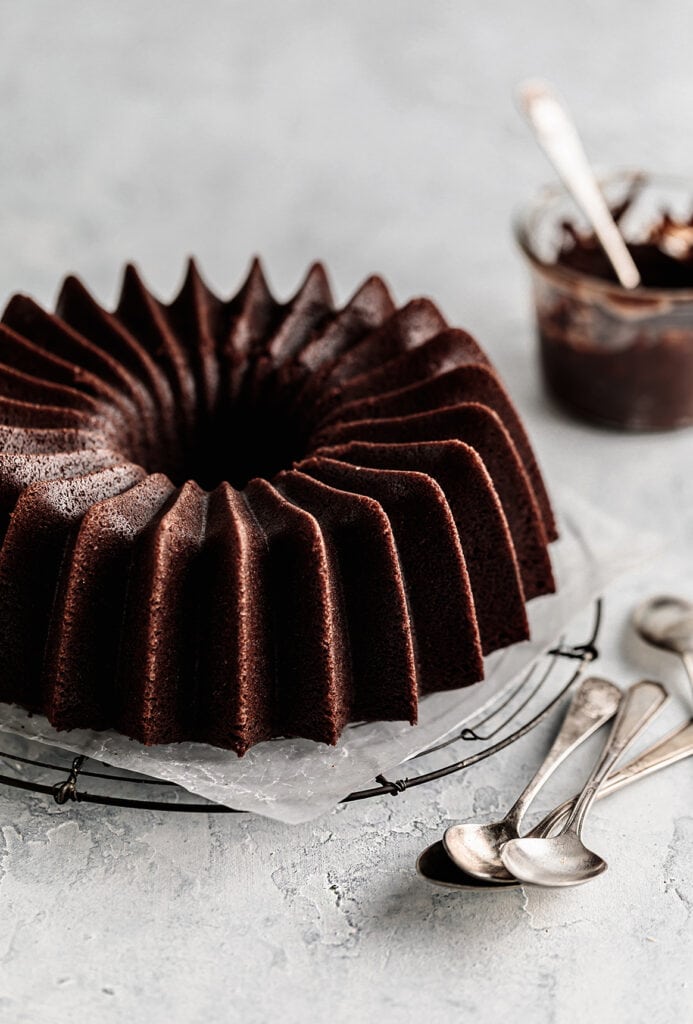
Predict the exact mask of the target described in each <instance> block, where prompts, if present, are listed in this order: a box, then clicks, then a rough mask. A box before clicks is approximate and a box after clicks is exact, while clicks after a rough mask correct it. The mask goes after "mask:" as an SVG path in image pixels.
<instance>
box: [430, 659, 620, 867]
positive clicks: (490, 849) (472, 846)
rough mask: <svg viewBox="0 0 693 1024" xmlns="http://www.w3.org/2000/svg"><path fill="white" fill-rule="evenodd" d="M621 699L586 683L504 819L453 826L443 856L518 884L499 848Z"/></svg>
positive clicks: (598, 683)
mask: <svg viewBox="0 0 693 1024" xmlns="http://www.w3.org/2000/svg"><path fill="white" fill-rule="evenodd" d="M621 696H622V694H621V691H620V690H619V688H618V686H614V684H613V683H610V682H608V681H607V680H606V679H599V678H598V677H597V676H593V677H591V678H590V679H585V681H584V682H583V683H582V684H581V685H580V687H579V688H578V689H577V690H576V692H575V695H574V697H573V699H572V701H571V702H570V706H569V707H568V710H567V712H566V716H565V718H564V720H563V724H562V726H561V728H560V730H559V732H558V735H557V736H556V738H555V740H554V741H553V744H552V746H551V749H550V750H549V752H548V754H547V755H546V757H545V758H544V760H543V762H542V763H541V764H540V765H539V768H538V769H537V771H536V773H535V774H534V777H533V778H532V779H530V781H529V783H528V784H527V786H525V788H524V790H523V791H522V793H520V795H519V797H518V798H517V800H516V801H515V803H514V804H513V806H512V807H511V808H510V810H509V811H508V813H507V814H506V815H505V817H504V818H502V819H501V820H500V821H494V822H491V823H489V824H488V825H481V824H475V823H474V822H469V823H467V824H463V825H452V826H451V827H450V828H448V829H447V830H446V832H445V835H444V836H443V844H444V846H445V852H446V853H447V855H448V857H450V859H451V860H452V861H453V862H454V863H455V864H456V865H457V867H458V868H461V869H462V870H463V871H467V872H468V873H469V874H470V875H473V876H474V877H475V878H485V879H491V880H493V881H495V882H513V881H514V880H515V879H514V876H513V875H511V874H510V872H509V871H508V870H507V868H506V867H505V866H504V865H503V862H502V860H501V857H500V849H501V846H502V845H503V844H504V843H507V842H508V841H509V840H510V839H517V838H518V837H519V835H520V824H521V822H522V819H523V817H524V815H525V812H526V810H527V808H528V807H529V805H530V804H531V802H532V800H533V799H534V797H535V796H536V795H537V793H538V792H539V790H540V789H541V787H542V786H543V785H544V783H545V782H546V781H547V779H548V778H549V777H550V776H551V775H552V774H553V772H554V771H555V770H556V768H558V766H559V765H560V764H561V763H562V762H563V761H564V760H565V759H566V757H568V755H569V754H570V753H572V751H573V750H575V748H576V747H578V746H579V745H580V744H581V743H582V742H584V740H586V739H587V738H588V737H589V736H591V735H592V733H594V732H595V731H596V730H597V729H598V728H599V727H600V726H601V725H603V724H604V723H605V722H608V721H609V719H610V718H613V717H614V715H615V714H616V711H617V709H618V705H619V702H620V700H621Z"/></svg>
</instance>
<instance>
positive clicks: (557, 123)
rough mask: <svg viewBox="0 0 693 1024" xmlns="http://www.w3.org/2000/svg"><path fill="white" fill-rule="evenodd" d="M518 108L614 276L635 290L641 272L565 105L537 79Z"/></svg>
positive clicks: (526, 86)
mask: <svg viewBox="0 0 693 1024" xmlns="http://www.w3.org/2000/svg"><path fill="white" fill-rule="evenodd" d="M517 95H518V102H519V106H520V109H521V110H522V112H523V114H524V115H525V117H526V119H527V121H528V122H529V124H530V126H531V128H532V130H533V132H534V135H535V137H536V139H537V142H538V143H539V145H540V146H541V148H542V149H543V150H544V152H545V153H546V155H547V156H548V158H549V160H550V161H551V163H552V164H553V166H554V168H555V170H556V171H557V172H558V176H559V177H560V179H561V180H562V182H563V184H564V185H565V187H566V188H567V189H568V191H569V192H570V194H571V195H572V197H573V199H574V200H575V202H576V203H577V205H578V206H579V207H580V209H581V210H582V212H583V213H584V215H585V216H586V217H587V220H588V221H589V222H590V225H591V226H592V228H593V230H594V233H595V235H596V236H597V238H598V239H599V242H600V243H601V246H602V248H603V249H604V252H605V253H606V255H607V257H608V259H609V262H610V263H611V265H612V267H613V268H614V273H615V274H616V277H617V278H618V280H619V282H620V283H621V285H622V286H623V287H624V288H628V289H631V288H637V287H638V285H639V284H640V283H641V282H640V272H639V271H638V268H637V267H636V265H635V262H634V260H633V257H632V256H631V254H630V252H629V251H628V247H627V245H626V243H625V242H624V240H623V235H622V234H621V232H620V231H619V229H618V225H617V224H616V221H615V220H614V218H613V217H612V216H611V211H610V210H609V206H608V204H607V202H606V199H605V198H604V195H603V193H602V190H601V189H600V187H599V183H598V181H597V179H596V177H595V174H594V171H593V170H592V168H591V166H590V163H589V160H588V159H587V154H586V153H585V149H584V147H583V145H582V142H581V140H580V136H579V134H578V131H577V128H576V127H575V123H574V121H573V119H572V117H571V116H570V114H569V113H568V110H567V108H566V106H565V103H564V102H563V101H562V100H561V99H560V98H559V96H558V95H557V93H556V92H555V91H554V90H553V88H552V87H551V86H550V85H549V83H548V82H543V81H541V80H539V79H532V80H530V81H528V82H523V83H522V84H521V85H520V86H519V88H518V90H517Z"/></svg>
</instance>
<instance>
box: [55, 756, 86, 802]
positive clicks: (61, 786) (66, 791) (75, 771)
mask: <svg viewBox="0 0 693 1024" xmlns="http://www.w3.org/2000/svg"><path fill="white" fill-rule="evenodd" d="M85 761H86V757H85V756H84V755H82V754H80V755H79V757H75V758H74V759H73V761H72V767H71V768H70V774H69V775H68V777H67V778H66V779H65V781H64V782H56V784H55V785H54V786H53V799H54V800H55V802H56V804H66V803H67V801H68V800H77V799H78V794H77V778H78V776H79V773H80V771H81V770H82V765H83V764H84V762H85Z"/></svg>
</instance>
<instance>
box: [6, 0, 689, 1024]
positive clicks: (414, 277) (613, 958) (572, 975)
mask: <svg viewBox="0 0 693 1024" xmlns="http://www.w3.org/2000/svg"><path fill="white" fill-rule="evenodd" d="M692 39H693V6H691V5H690V4H688V3H686V2H684V0H659V2H658V3H657V4H656V5H655V4H653V3H652V2H651V0H612V2H611V3H608V4H607V3H603V2H599V0H582V2H581V3H566V2H560V0H559V2H556V0H527V2H526V3H522V4H520V3H517V2H515V0H497V2H495V3H486V4H483V3H479V2H463V0H459V2H443V0H419V2H414V0H378V2H373V0H342V2H341V3H335V2H326V0H293V2H291V3H285V2H281V0H275V2H268V0H252V2H246V3H238V2H231V0H226V2H224V0H205V2H202V0H200V2H197V3H192V2H184V0H166V2H164V0H147V2H146V3H143V2H141V0H119V2H118V3H107V2H104V0H89V2H86V0H83V2H77V0H61V2H60V3H55V2H49V0H27V2H24V3H21V4H19V3H13V2H11V0H0V131H1V135H0V140H1V141H0V196H1V203H0V293H2V295H7V296H8V295H9V294H10V293H11V292H13V291H15V290H25V291H31V292H32V293H34V294H35V295H36V296H37V297H38V298H40V299H41V300H43V301H46V302H47V301H51V300H52V298H53V297H54V295H55V293H56V290H57V287H58V283H59V279H60V277H61V275H62V274H63V273H64V272H66V271H76V272H78V273H80V274H81V275H82V276H83V277H84V278H85V280H86V281H87V283H88V284H89V285H90V286H92V287H93V288H94V289H95V291H96V292H97V294H98V295H99V296H100V297H101V298H102V299H104V300H111V299H113V297H114V295H115V292H116V286H117V280H118V274H119V267H120V266H121V264H122V263H123V261H124V260H126V259H131V258H132V259H135V260H136V261H137V262H138V263H139V264H140V266H141V268H142V270H143V272H144V274H145V276H146V277H147V278H148V279H149V281H150V282H151V283H152V284H153V285H154V286H155V287H156V288H157V289H159V290H160V291H161V293H162V295H168V294H170V293H171V292H172V291H173V289H174V287H175V286H176V284H177V283H178V282H179V280H180V278H181V273H182V266H183V260H184V257H185V256H186V255H187V254H188V253H190V252H194V253H195V254H196V255H197V256H198V257H199V258H200V260H201V264H202V267H203V269H204V271H205V272H206V273H207V275H208V277H209V279H210V280H211V282H212V283H213V284H214V285H215V286H217V287H218V288H219V289H221V290H223V291H225V292H229V291H230V290H231V289H232V288H233V287H234V286H235V285H236V284H237V283H238V281H239V279H240V277H241V275H242V273H243V271H244V268H245V266H246V264H247V262H248V259H249V256H250V255H251V253H253V252H260V253H262V254H263V256H264V257H265V258H266V261H267V266H268V269H269V274H270V278H271V280H272V281H273V282H274V283H275V285H276V287H277V289H278V290H279V292H280V293H281V294H284V295H287V294H289V292H290V290H291V289H292V288H293V287H294V286H295V285H296V283H297V282H298V279H299V278H300V276H301V275H302V273H303V270H304V267H305V265H306V264H307V263H308V262H309V261H310V260H312V259H313V258H315V257H322V258H325V259H326V260H327V261H328V262H329V265H330V267H331V270H332V274H333V279H334V284H335V288H336V292H337V294H338V295H339V296H340V297H343V298H345V297H346V296H347V295H348V294H349V293H350V291H351V290H353V288H355V286H356V285H357V284H358V282H359V281H360V280H361V279H362V278H363V277H364V276H366V274H367V273H369V272H370V271H373V270H378V271H380V272H382V273H384V274H385V275H386V276H387V277H388V278H389V279H390V281H391V282H392V284H393V286H394V288H395V290H396V292H397V294H398V296H399V297H400V298H401V299H405V298H407V297H409V296H411V295H413V294H417V293H421V292H424V293H429V294H431V295H433V296H434V297H435V298H436V299H437V300H439V302H440V303H441V305H442V307H443V309H444V311H445V312H446V313H447V314H448V316H449V317H450V318H451V319H452V320H454V321H455V322H458V323H460V324H462V325H464V326H467V327H469V328H471V329H472V330H473V331H474V332H476V333H477V334H478V335H479V337H480V338H481V340H482V341H483V342H484V344H485V345H486V346H487V347H488V349H489V351H490V352H491V353H492V355H493V357H494V358H495V359H496V360H497V362H498V364H499V366H500V367H501V369H502V371H503V373H504V374H505V376H506V379H507V382H508V385H509V387H510V390H511V391H512V393H513V395H514V396H515V397H516V399H517V401H518V403H519V404H520V406H521V408H522V411H523V413H524V414H525V416H526V418H527V420H528V422H529V424H530V427H531V428H532V431H533V434H534V436H535V439H536V442H537V447H538V449H539V452H540V454H541V456H542V458H543V461H544V463H545V465H546V467H547V470H548V473H549V478H550V480H555V481H559V480H560V481H572V482H573V483H574V485H575V486H576V487H577V488H578V489H579V490H580V491H581V492H582V493H583V494H585V495H586V496H587V497H591V498H592V500H593V501H596V502H597V503H598V504H600V505H602V506H603V507H605V508H607V509H609V510H611V511H612V512H616V513H619V514H621V515H623V516H625V517H626V518H628V517H630V518H631V519H632V520H633V521H634V522H637V523H639V524H641V525H643V526H653V525H659V526H660V527H661V528H662V529H663V530H664V532H665V533H666V534H667V535H668V536H669V538H670V540H671V542H672V548H671V553H670V554H669V555H668V556H667V557H665V558H663V559H662V560H661V561H660V562H659V564H658V565H657V566H655V567H654V568H653V569H651V570H650V571H649V573H647V574H643V575H641V577H639V578H636V579H632V580H631V581H628V582H626V583H624V584H623V585H622V586H621V587H620V588H618V589H616V590H615V591H614V592H613V593H612V594H610V595H609V603H608V615H607V622H606V637H607V643H606V651H605V655H606V656H605V658H604V661H603V663H601V669H602V671H604V672H607V671H608V672H609V673H610V674H613V675H614V676H615V677H616V678H618V679H619V680H620V681H622V682H625V681H628V680H632V679H634V678H636V677H637V676H638V675H642V674H643V673H644V672H647V671H649V672H651V673H658V674H664V675H665V677H666V678H667V679H670V680H672V681H675V682H676V683H677V684H679V685H680V682H681V680H680V676H679V675H678V674H677V673H676V670H675V668H674V666H673V665H669V664H668V663H666V662H655V661H653V660H650V661H647V660H646V659H645V658H644V655H643V652H642V650H637V649H634V648H633V647H632V645H631V644H629V643H627V642H626V633H625V625H624V624H625V621H626V617H627V613H628V611H629V609H630V607H631V605H632V603H633V601H634V600H635V599H636V597H638V596H640V595H641V594H645V593H648V592H650V591H653V590H661V589H673V590H678V591H681V592H684V593H688V595H689V596H693V582H691V581H692V580H693V547H692V541H691V538H692V537H693V483H692V481H691V473H690V464H691V434H690V433H688V434H685V435H679V436H677V437H670V436H669V437H658V438H646V439H643V438H622V437H619V436H618V435H608V434H602V433H599V432H596V431H590V430H588V429H586V428H582V427H579V426H575V425H573V424H570V423H568V422H567V421H566V420H564V419H563V418H561V417H560V416H559V415H557V414H556V413H555V412H554V411H553V410H552V409H550V408H549V407H548V405H547V404H546V402H545V401H544V399H543V398H542V396H541V392H540V389H539V386H538V382H537V377H536V373H535V366H534V362H533V358H532V344H531V331H530V327H529V323H528V316H527V312H528V295H527V287H526V278H525V274H524V270H523V268H522V266H521V265H520V262H519V259H518V257H517V255H516V253H515V252H514V250H513V245H512V241H511V237H510V231H509V222H510V217H511V213H512V211H513V209H514V208H515V206H516V205H517V203H518V202H519V201H521V200H522V199H523V198H525V197H526V196H527V194H528V193H529V192H530V191H531V190H532V189H533V188H534V187H535V186H536V185H537V184H538V183H539V182H540V181H543V180H544V179H545V178H547V177H550V172H549V171H548V169H547V167H546V165H545V163H544V160H543V157H542V156H541V154H540V153H539V152H538V151H537V150H536V148H535V147H534V145H533V143H532V142H531V140H530V139H529V137H528V135H527V132H526V129H525V128H524V126H523V124H522V123H521V121H520V119H519V118H518V116H517V115H516V113H515V111H514V108H513V103H512V99H511V90H512V87H513V85H514V83H515V82H516V81H517V80H518V79H519V78H521V77H523V76H526V75H529V74H537V73H540V74H543V75H546V76H548V77H550V78H552V79H554V80H555V81H556V83H557V84H558V85H559V87H560V88H561V89H562V90H563V92H564V93H565V95H566V96H567V98H568V99H569V100H570V102H571V104H572V106H573V108H574V110H575V113H576V114H577V116H578V118H579V120H580V122H581V124H582V125H583V127H584V135H585V138H586V141H587V143H588V147H589V149H590V151H591V153H592V154H593V156H594V158H595V160H597V161H598V162H599V163H601V164H603V165H614V164H616V165H622V164H625V165H631V164H640V165H644V166H647V167H651V168H656V169H661V170H667V171H674V172H681V173H687V172H688V173H691V174H692V176H693V134H692V133H691V132H690V131H689V125H690V111H691V106H692V104H693V75H692V72H691V60H690V47H691V41H692ZM679 692H680V693H683V692H684V691H683V688H682V687H681V689H680V691H679ZM682 713H683V712H682ZM547 739H548V734H547V733H546V732H544V734H543V735H542V736H541V737H539V736H536V735H535V736H533V737H532V738H530V739H529V740H527V741H525V742H524V743H523V744H522V745H518V747H516V748H514V749H512V750H511V751H509V752H508V753H507V754H506V755H505V756H504V757H502V758H501V759H499V760H498V761H497V762H495V763H491V764H488V765H486V766H480V767H479V768H478V769H476V770H474V771H470V772H468V773H467V774H466V775H465V777H464V778H462V779H456V780H452V781H447V782H443V783H441V784H439V785H436V786H435V787H432V788H430V789H425V790H421V791H419V792H417V793H413V794H411V795H410V796H408V797H407V798H399V799H398V800H383V801H381V802H374V803H369V804H364V805H356V806H351V807H346V808H342V809H341V810H339V811H338V812H336V813H334V814H332V815H328V816H327V817H326V818H325V819H324V820H322V821H321V822H320V823H319V824H318V825H317V826H310V827H304V828H298V829H293V830H291V829H287V828H280V827H277V826H276V825H272V824H270V823H268V822H266V821H262V820H259V819H250V818H239V819H232V820H230V819H228V818H218V819H217V818H214V817H212V816H210V817H203V816H202V817H196V818H194V819H192V820H191V819H190V818H176V817H175V816H170V817H165V816H160V815H156V814H146V813H135V812H128V813H125V812H120V811H116V810H113V811H103V810H98V809H88V808H82V809H68V810H59V809H58V808H55V807H52V808H51V807H47V806H46V805H45V803H44V802H43V801H42V800H39V799H38V798H33V797H28V796H26V795H24V794H21V793H13V792H10V791H8V792H5V791H0V908H1V910H0V1018H1V1019H2V1020H3V1022H4V1021H7V1022H8V1024H19V1022H27V1024H29V1022H30V1024H35V1022H37V1021H41V1022H45V1024H63V1022H65V1024H67V1022H68V1021H69V1022H70V1024H74V1022H76V1021H98V1022H104V1024H109V1022H111V1021H113V1022H116V1021H123V1020H133V1021H140V1020H147V1021H149V1022H152V1024H158V1022H167V1024H168V1022H171V1021H176V1022H177V1021H209V1022H211V1024H216V1022H226V1021H235V1020H243V1021H244V1022H246V1024H255V1022H262V1021H267V1020H274V1019H280V1020H281V1021H282V1022H283V1024H292V1022H298V1021H311V1020H328V1019H329V1020H332V1021H335V1022H341V1021H360V1020H365V1019H367V1018H370V1017H372V1016H376V1017H377V1018H378V1019H379V1020H381V1021H405V1020H407V1021H408V1020H412V1021H419V1020H420V1021H425V1022H433V1024H437V1022H439V1021H448V1020H451V1019H455V1020H471V1019H473V1020H476V1021H479V1022H485V1021H495V1020H498V1019H505V1018H510V1017H512V1018H514V1019H518V1020H523V1021H524V1020H532V1021H534V1022H537V1024H544V1022H549V1021H558V1022H572V1021H574V1020H578V1019H582V1020H602V1021H608V1022H612V1021H628V1022H633V1021H648V1022H651V1024H658V1022H662V1024H669V1022H670V1021H672V1020H673V1019H675V1015H676V1014H677V1013H678V1014H679V1016H680V1017H681V1019H688V1018H689V1017H690V1005H691V993H690V988H689V987H688V986H689V978H690V966H691V962H692V954H693V926H692V925H691V910H692V909H693V902H692V900H693V883H691V874H692V869H693V814H692V812H691V808H692V807H693V765H692V764H688V763H686V764H683V765H680V766H679V767H677V768H676V769H672V770H671V772H670V773H668V774H666V775H664V776H662V777H660V778H659V779H657V780H652V781H650V782H648V783H645V784H643V786H642V787H640V788H639V789H638V791H637V793H635V792H633V791H631V792H629V793H624V794H622V795H620V796H619V797H618V798H616V800H615V801H614V802H611V803H610V809H609V810H608V811H607V809H606V807H604V806H602V807H600V808H599V809H598V810H597V811H596V812H595V816H594V820H593V823H592V825H591V826H590V830H589V832H590V835H589V838H590V839H591V841H592V842H593V844H594V845H595V846H596V847H597V848H598V849H599V850H600V851H603V852H604V853H605V854H607V856H608V858H609V860H610V861H611V862H612V870H611V871H610V872H609V873H608V874H607V875H606V876H604V877H603V878H602V879H600V880H599V881H598V882H595V883H594V884H592V885H591V886H587V887H585V888H584V889H580V890H576V891H572V892H566V893H558V894H554V893H531V894H529V895H523V894H522V892H520V891H514V892H506V893H500V894H498V895H490V896H477V895H472V896H469V897H460V896H456V895H454V894H452V895H448V894H446V893H444V892H442V891H436V890H434V889H432V888H429V887H427V886H426V885H425V884H424V883H423V882H420V881H419V880H418V879H417V878H416V876H415V875H414V872H413V865H414V859H415V856H416V854H417V853H418V851H419V850H420V849H421V848H422V847H423V846H424V845H425V844H427V843H428V842H431V841H433V839H435V838H437V837H438V836H439V835H440V833H441V831H442V829H443V828H444V826H445V824H446V822H447V820H448V818H449V817H450V816H452V817H456V816H460V817H464V816H465V815H471V814H475V813H478V814H486V813H492V812H494V811H496V810H498V809H500V808H501V807H503V806H505V805H506V804H507V802H508V800H509V799H510V797H511V796H512V794H513V791H514V790H515V789H516V788H517V784H518V780H519V779H520V778H521V777H524V776H525V774H526V773H527V772H529V771H530V770H531V767H532V765H533V764H535V763H536V762H537V761H538V759H539V758H540V757H541V754H542V750H543V749H544V745H545V743H546V741H547ZM567 776H568V781H564V782H563V787H564V788H565V787H566V786H568V785H570V784H572V782H574V781H575V779H572V781H571V779H570V778H569V777H570V770H568V772H567ZM576 777H577V776H575V778H576Z"/></svg>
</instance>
